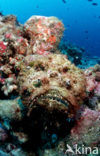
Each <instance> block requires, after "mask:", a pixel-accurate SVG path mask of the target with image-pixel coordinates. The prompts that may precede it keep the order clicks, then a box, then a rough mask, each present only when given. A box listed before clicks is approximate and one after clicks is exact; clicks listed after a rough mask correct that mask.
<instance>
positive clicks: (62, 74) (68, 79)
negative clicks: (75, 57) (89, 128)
mask: <svg viewBox="0 0 100 156" xmlns="http://www.w3.org/2000/svg"><path fill="white" fill-rule="evenodd" d="M18 82H19V90H20V95H21V97H22V100H23V103H24V104H25V105H26V106H28V109H29V111H31V109H34V107H37V106H38V105H41V106H43V107H45V108H46V109H47V110H53V109H56V110H58V111H61V110H63V111H64V112H65V113H66V112H67V113H68V112H70V113H69V116H71V115H73V112H75V110H77V108H78V107H79V106H80V104H81V103H82V102H83V99H84V98H85V78H84V74H83V72H82V71H81V70H80V69H78V68H77V67H75V66H74V65H73V64H71V63H70V61H68V59H67V58H66V56H65V55H60V54H49V55H47V56H40V55H33V56H32V55H31V56H27V57H26V58H25V60H24V62H23V63H22V65H21V72H20V74H19V78H18Z"/></svg>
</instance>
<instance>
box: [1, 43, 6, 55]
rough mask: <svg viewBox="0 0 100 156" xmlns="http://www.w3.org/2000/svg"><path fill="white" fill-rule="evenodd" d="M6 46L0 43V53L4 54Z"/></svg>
mask: <svg viewBox="0 0 100 156" xmlns="http://www.w3.org/2000/svg"><path fill="white" fill-rule="evenodd" d="M6 48H7V47H6V46H5V45H4V43H3V42H2V41H1V42H0V53H5V50H6Z"/></svg>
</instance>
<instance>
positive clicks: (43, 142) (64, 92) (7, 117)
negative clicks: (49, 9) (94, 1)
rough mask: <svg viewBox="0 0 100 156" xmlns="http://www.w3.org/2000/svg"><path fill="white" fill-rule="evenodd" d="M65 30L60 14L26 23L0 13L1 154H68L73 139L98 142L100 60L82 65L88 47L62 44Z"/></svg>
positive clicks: (75, 140)
mask: <svg viewBox="0 0 100 156" xmlns="http://www.w3.org/2000/svg"><path fill="white" fill-rule="evenodd" d="M63 31H64V25H63V23H62V22H61V21H60V20H59V19H58V18H56V17H44V16H32V17H31V18H30V19H28V21H27V22H26V23H25V24H24V25H21V24H20V23H18V21H17V19H16V17H15V16H13V15H9V16H2V15H0V155H2V156H3V155H4V156H6V155H7V156H10V155H12V156H41V155H42V156H50V155H54V156H56V155H57V156H62V155H63V156H64V155H67V154H66V144H69V145H71V146H73V145H74V143H76V144H78V145H81V144H85V145H87V146H91V148H93V146H94V145H95V146H97V147H98V148H99V142H100V137H99V136H100V132H99V129H100V126H99V125H100V121H99V118H100V66H99V65H96V66H94V67H90V68H88V69H84V70H81V69H79V68H78V67H80V68H86V65H87V64H86V63H87V62H85V59H84V61H83V53H84V49H83V48H79V47H75V46H73V45H71V44H67V43H64V42H61V44H60V46H59V43H60V40H61V37H62V35H63ZM60 51H61V53H63V54H61V53H60ZM64 54H67V55H68V57H67V56H66V55H64ZM68 59H70V60H71V62H72V63H74V64H75V65H77V66H78V67H76V66H75V65H74V64H72V63H71V62H70V61H69V60H68ZM96 62H98V64H99V60H96ZM92 65H93V64H92ZM89 66H90V64H89ZM59 141H60V142H59Z"/></svg>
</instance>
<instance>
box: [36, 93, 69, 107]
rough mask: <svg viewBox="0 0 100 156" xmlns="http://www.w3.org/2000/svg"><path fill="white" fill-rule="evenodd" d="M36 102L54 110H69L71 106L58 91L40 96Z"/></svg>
mask: <svg viewBox="0 0 100 156" xmlns="http://www.w3.org/2000/svg"><path fill="white" fill-rule="evenodd" d="M35 100H36V103H38V104H40V105H42V106H43V105H44V106H46V107H50V106H51V107H52V108H55V107H56V108H57V107H61V108H66V109H68V107H69V104H70V102H69V101H68V100H67V99H65V98H64V97H63V96H62V95H61V93H60V92H59V91H58V90H50V91H49V92H48V93H46V94H44V95H40V96H38V97H37V98H36V99H35Z"/></svg>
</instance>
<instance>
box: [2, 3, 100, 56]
mask: <svg viewBox="0 0 100 156" xmlns="http://www.w3.org/2000/svg"><path fill="white" fill-rule="evenodd" d="M62 1H63V0H0V10H1V11H2V12H3V14H4V15H6V14H14V15H16V16H17V17H18V20H19V21H20V22H21V23H24V22H25V21H26V20H27V19H28V18H29V17H30V16H32V15H44V16H57V17H58V18H60V19H61V20H62V21H63V23H64V25H65V28H66V29H65V32H64V39H65V40H69V41H70V42H72V43H75V44H76V45H78V46H81V47H83V48H85V49H86V51H87V52H89V53H90V54H91V55H95V56H100V0H93V1H92V2H89V1H88V0H66V3H63V2H62ZM93 2H97V3H98V5H97V6H94V5H92V3H93Z"/></svg>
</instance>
